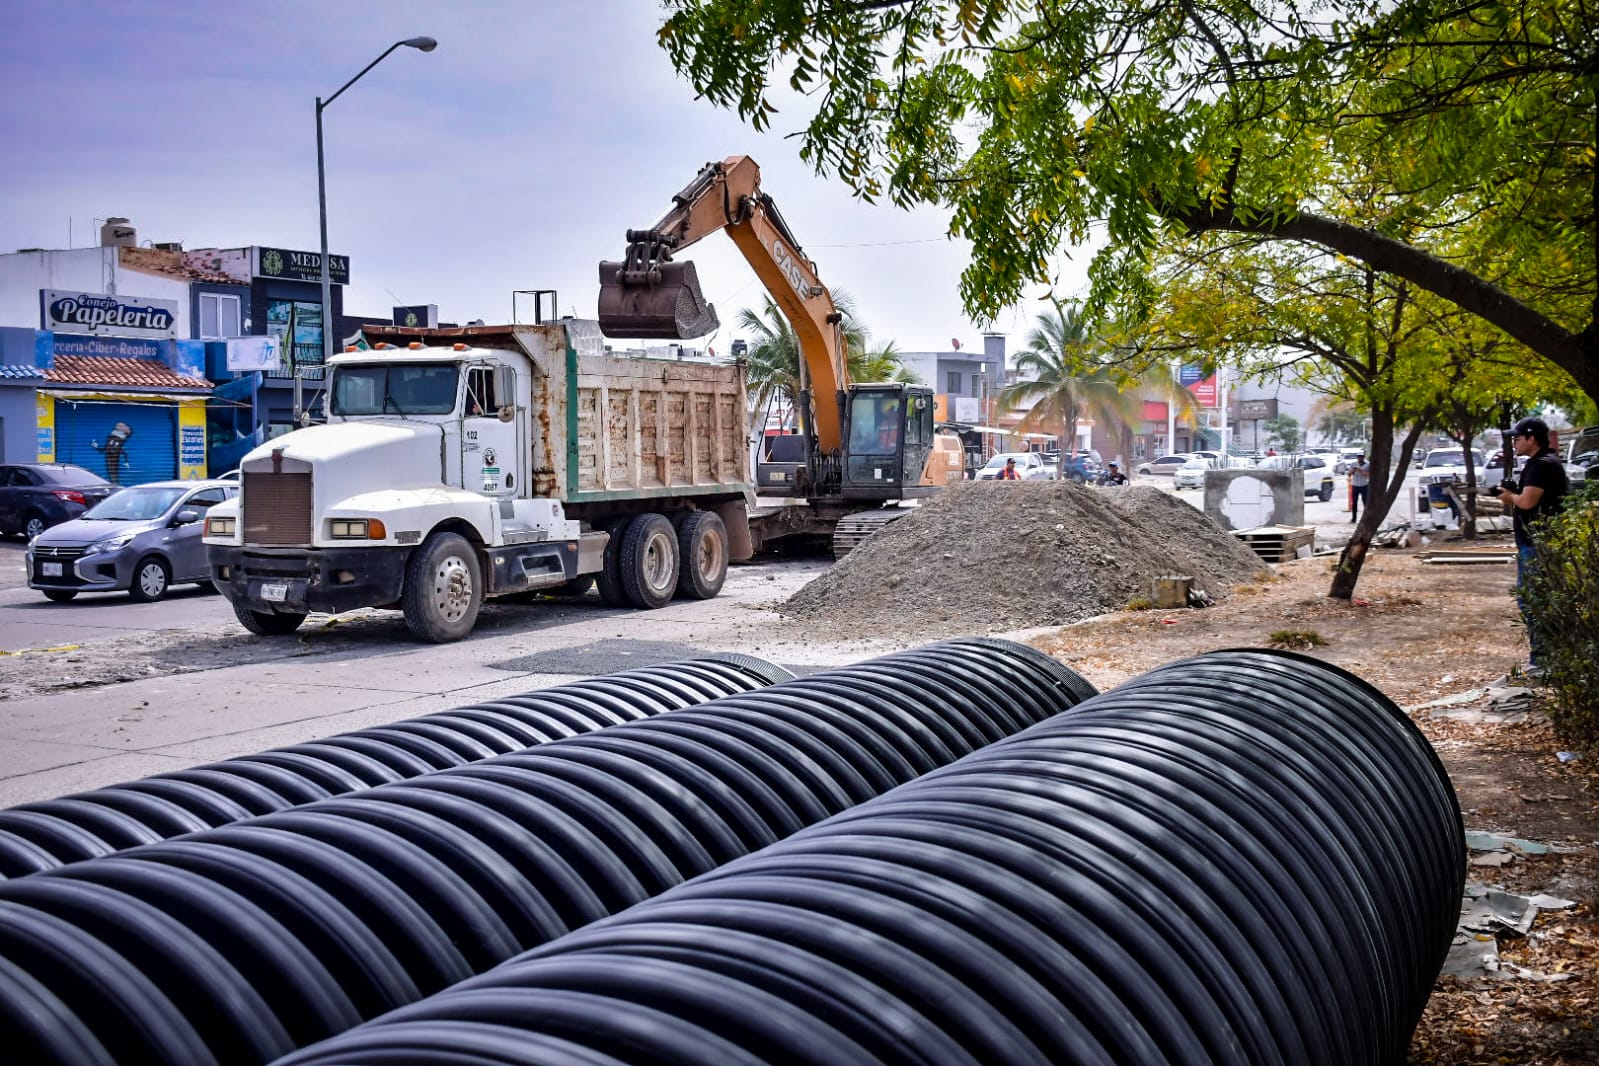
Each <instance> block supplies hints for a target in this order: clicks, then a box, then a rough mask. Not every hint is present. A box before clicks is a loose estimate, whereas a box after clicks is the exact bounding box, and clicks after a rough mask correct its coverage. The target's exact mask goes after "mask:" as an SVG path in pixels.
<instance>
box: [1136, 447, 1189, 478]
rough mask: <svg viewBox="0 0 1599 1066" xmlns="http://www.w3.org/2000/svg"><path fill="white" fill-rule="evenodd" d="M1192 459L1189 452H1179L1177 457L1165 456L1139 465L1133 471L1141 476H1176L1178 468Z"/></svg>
mask: <svg viewBox="0 0 1599 1066" xmlns="http://www.w3.org/2000/svg"><path fill="white" fill-rule="evenodd" d="M1192 458H1193V456H1192V455H1189V454H1188V453H1187V452H1179V453H1177V454H1175V455H1163V456H1161V457H1160V458H1159V459H1151V460H1149V461H1148V462H1143V463H1139V464H1138V465H1137V466H1136V467H1134V468H1133V469H1134V471H1135V472H1136V473H1140V474H1175V473H1176V472H1177V468H1178V467H1180V466H1182V465H1183V464H1184V463H1186V462H1188V460H1190V459H1192Z"/></svg>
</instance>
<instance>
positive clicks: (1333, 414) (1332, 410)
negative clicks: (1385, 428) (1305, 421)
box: [1315, 397, 1366, 445]
mask: <svg viewBox="0 0 1599 1066" xmlns="http://www.w3.org/2000/svg"><path fill="white" fill-rule="evenodd" d="M1318 405H1319V407H1320V408H1321V410H1322V414H1321V416H1320V417H1319V418H1316V419H1315V426H1316V432H1317V433H1319V434H1321V437H1322V439H1323V440H1325V441H1327V442H1328V443H1330V444H1351V445H1361V444H1365V443H1366V416H1365V415H1363V414H1362V413H1361V412H1360V411H1359V409H1358V408H1356V407H1355V405H1354V404H1352V403H1350V402H1349V401H1348V400H1334V399H1332V398H1330V397H1323V398H1322V399H1321V400H1320V401H1318Z"/></svg>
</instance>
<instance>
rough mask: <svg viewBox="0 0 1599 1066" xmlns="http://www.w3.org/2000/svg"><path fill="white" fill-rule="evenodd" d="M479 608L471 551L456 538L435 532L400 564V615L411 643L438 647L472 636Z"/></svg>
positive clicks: (477, 571) (478, 575)
mask: <svg viewBox="0 0 1599 1066" xmlns="http://www.w3.org/2000/svg"><path fill="white" fill-rule="evenodd" d="M482 605H483V575H482V570H481V568H480V567H479V566H478V561H477V552H475V551H473V550H472V545H471V544H470V543H468V541H467V539H466V538H465V537H463V536H461V535H460V534H459V533H435V534H433V535H432V536H430V537H428V539H427V540H425V541H423V542H422V547H420V548H418V549H417V550H416V551H415V552H414V553H412V555H411V558H410V560H409V561H408V562H407V563H406V565H405V589H404V591H403V592H402V593H401V594H400V612H401V614H403V615H404V616H405V627H406V628H407V629H409V630H410V631H411V635H412V636H413V637H415V638H416V639H417V640H421V641H426V642H427V643H429V644H444V643H447V642H449V641H452V640H460V639H461V638H462V637H464V636H466V635H467V634H468V633H470V632H472V626H473V625H475V624H476V623H477V614H478V608H480V607H481V606H482Z"/></svg>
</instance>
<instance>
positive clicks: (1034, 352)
mask: <svg viewBox="0 0 1599 1066" xmlns="http://www.w3.org/2000/svg"><path fill="white" fill-rule="evenodd" d="M1103 355H1104V345H1103V344H1102V343H1101V342H1100V341H1098V340H1097V339H1095V338H1093V337H1090V336H1089V333H1088V323H1087V321H1086V320H1085V319H1084V318H1083V316H1082V314H1081V312H1080V310H1079V308H1078V306H1077V305H1076V304H1061V305H1057V307H1056V308H1055V310H1054V311H1053V312H1048V311H1046V312H1045V313H1044V314H1041V315H1039V316H1038V326H1037V328H1035V329H1034V330H1033V331H1032V332H1031V333H1029V334H1028V335H1027V347H1026V348H1025V349H1024V350H1022V351H1021V352H1018V353H1017V355H1016V369H1017V370H1018V371H1019V372H1021V374H1022V375H1024V378H1025V380H1022V381H1017V382H1015V383H1013V384H1010V385H1007V386H1005V387H1004V388H1003V389H1001V390H1000V393H999V409H1000V411H1001V412H1007V413H1008V412H1011V411H1015V410H1017V409H1019V408H1021V407H1024V406H1027V405H1028V404H1029V403H1031V408H1030V409H1029V410H1028V412H1027V413H1026V414H1025V415H1024V416H1022V420H1021V421H1020V422H1018V423H1017V425H1016V428H1017V429H1019V430H1021V431H1023V432H1024V433H1041V432H1047V431H1048V430H1054V429H1058V430H1059V431H1060V446H1061V454H1062V456H1063V457H1064V456H1069V455H1073V454H1075V452H1076V447H1077V446H1076V440H1077V422H1078V419H1080V418H1082V417H1083V416H1084V415H1087V416H1089V417H1091V418H1093V419H1094V420H1095V421H1098V422H1102V423H1104V424H1105V425H1108V426H1111V427H1120V428H1123V429H1128V428H1130V427H1131V426H1132V424H1133V423H1134V422H1136V421H1137V420H1139V418H1140V417H1141V415H1142V406H1143V401H1142V400H1141V399H1140V397H1139V396H1138V394H1137V393H1136V392H1134V391H1126V390H1125V386H1128V385H1131V384H1133V381H1134V380H1135V379H1130V378H1129V377H1128V375H1127V374H1125V373H1124V372H1123V371H1121V370H1120V368H1118V367H1116V366H1114V365H1113V364H1110V363H1107V362H1104V361H1103V359H1102V357H1103Z"/></svg>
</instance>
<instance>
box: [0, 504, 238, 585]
mask: <svg viewBox="0 0 1599 1066" xmlns="http://www.w3.org/2000/svg"><path fill="white" fill-rule="evenodd" d="M238 491H239V486H238V483H237V482H231V481H155V482H151V483H150V484H148V485H135V486H133V487H131V488H126V489H122V490H120V491H119V492H115V493H113V494H112V495H110V496H108V497H106V498H105V499H104V500H102V501H100V502H99V503H97V504H95V505H94V506H93V507H91V508H90V509H89V510H87V511H85V512H84V513H83V514H82V515H80V516H79V517H77V518H74V519H72V520H71V521H69V522H63V523H61V524H60V525H58V526H52V527H51V528H49V529H47V530H45V531H44V532H43V533H41V534H39V535H38V536H37V537H35V538H33V540H32V541H30V542H29V543H28V551H27V556H26V559H27V567H28V587H29V588H35V589H39V590H40V591H41V592H43V593H44V595H45V599H48V600H54V601H55V602H57V603H65V602H66V601H67V600H70V599H72V598H73V597H74V596H76V595H77V594H78V593H80V592H121V591H126V592H127V593H128V595H129V596H131V597H133V598H134V599H135V600H138V601H140V602H141V603H149V602H151V601H153V600H159V599H160V598H161V597H162V596H165V595H166V593H167V589H169V588H171V587H172V586H173V585H181V584H187V583H189V582H198V583H205V584H208V583H209V582H210V580H211V571H210V567H209V566H208V565H207V563H206V557H205V543H204V542H203V541H202V540H201V539H200V534H201V531H202V530H203V529H204V526H205V523H204V521H203V520H204V518H205V513H206V511H207V510H209V509H210V508H211V506H212V505H213V504H218V503H221V502H222V501H223V500H228V499H232V498H233V496H234V495H235V494H236V493H237V492H238Z"/></svg>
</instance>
